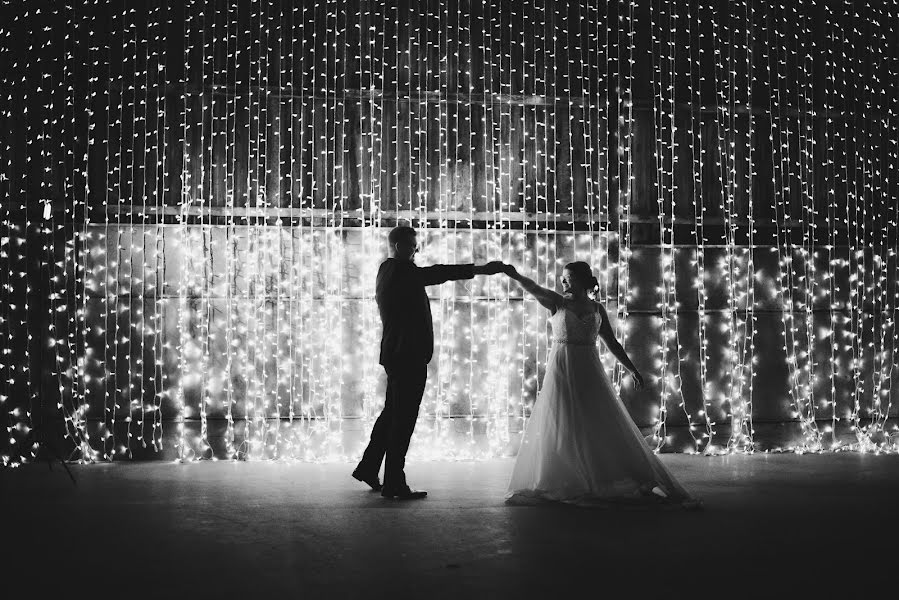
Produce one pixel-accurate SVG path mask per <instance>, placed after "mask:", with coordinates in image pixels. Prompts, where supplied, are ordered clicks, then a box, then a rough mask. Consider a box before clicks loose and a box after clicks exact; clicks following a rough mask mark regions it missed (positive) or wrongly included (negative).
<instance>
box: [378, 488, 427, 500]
mask: <svg viewBox="0 0 899 600" xmlns="http://www.w3.org/2000/svg"><path fill="white" fill-rule="evenodd" d="M381 495H382V496H383V497H385V498H394V499H396V500H421V499H422V498H424V497H425V496H427V495H428V493H427V492H425V491H422V490H412V489H409V488H408V487H406V488H401V489H398V490H391V489H387V488H384V489H382V490H381Z"/></svg>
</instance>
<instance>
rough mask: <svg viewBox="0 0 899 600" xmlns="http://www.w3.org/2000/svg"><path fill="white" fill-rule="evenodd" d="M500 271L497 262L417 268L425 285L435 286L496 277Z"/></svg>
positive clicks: (500, 266)
mask: <svg viewBox="0 0 899 600" xmlns="http://www.w3.org/2000/svg"><path fill="white" fill-rule="evenodd" d="M502 270H503V263H501V262H500V261H498V260H495V261H492V262H489V263H487V264H486V265H475V264H464V265H431V266H430V267H420V268H419V272H420V273H421V277H422V280H423V282H424V284H425V285H437V284H440V283H444V282H446V281H456V280H458V279H471V278H472V277H474V276H475V275H496V274H497V273H501V272H502Z"/></svg>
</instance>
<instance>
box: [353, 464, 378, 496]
mask: <svg viewBox="0 0 899 600" xmlns="http://www.w3.org/2000/svg"><path fill="white" fill-rule="evenodd" d="M353 479H357V480H359V481H361V482H362V483H367V484H368V485H369V487H371V489H373V490H374V491H376V492H377V491H379V490H380V489H381V482H380V481H379V480H378V476H377V475H363V474H362V473H360V472H359V470H358V469H357V470H355V471H353Z"/></svg>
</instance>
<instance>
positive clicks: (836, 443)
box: [0, 0, 899, 465]
mask: <svg viewBox="0 0 899 600" xmlns="http://www.w3.org/2000/svg"><path fill="white" fill-rule="evenodd" d="M0 8H2V13H3V14H2V16H0V69H2V93H0V121H2V123H0V194H2V195H0V199H2V210H0V237H2V246H0V250H2V254H0V284H2V290H3V301H2V303H0V348H2V356H0V406H2V411H0V422H3V424H4V425H5V427H6V429H5V435H3V436H2V438H0V455H2V459H3V463H4V464H11V465H16V464H20V463H21V462H22V461H29V460H33V459H34V457H35V454H36V452H37V451H38V448H39V446H37V445H35V442H38V441H45V442H47V443H48V444H49V445H50V447H53V448H56V449H57V450H58V451H59V452H61V453H62V454H63V456H64V457H66V458H70V459H72V460H86V461H93V460H114V459H119V458H126V457H152V456H157V457H166V458H181V459H191V458H213V457H215V458H223V457H230V458H248V457H251V458H257V457H266V458H276V457H285V458H299V459H303V460H329V459H331V460H341V459H343V460H346V459H350V458H352V456H353V455H354V454H356V453H357V452H358V444H357V445H355V446H353V445H351V444H350V443H349V442H348V441H347V440H348V439H350V437H352V436H350V437H348V433H350V432H355V436H356V437H355V438H352V439H354V440H356V442H358V441H359V440H360V439H364V436H365V435H366V434H367V431H368V430H369V428H370V426H371V424H372V419H373V417H374V416H375V415H376V414H377V413H378V411H379V409H380V406H381V404H382V397H383V386H384V377H383V373H382V370H381V369H380V367H379V366H378V364H377V348H378V340H379V335H380V323H379V321H378V318H377V311H376V306H375V303H374V299H373V293H374V276H375V273H376V269H377V266H378V264H379V262H380V261H381V260H382V259H383V258H384V257H385V256H386V252H387V245H386V243H385V237H386V233H387V231H388V230H389V228H391V227H392V226H394V225H395V224H397V223H411V224H412V225H414V226H415V227H416V228H418V229H419V230H420V231H421V237H422V238H423V241H424V249H423V252H422V254H421V257H420V259H419V261H420V263H429V262H432V261H441V262H472V261H476V262H482V261H487V260H490V259H501V260H505V261H508V262H511V263H513V264H515V265H517V266H518V267H519V268H520V269H521V270H522V271H524V272H525V273H526V274H528V275H530V276H532V277H533V278H535V279H536V280H538V281H539V282H541V283H543V284H545V285H548V286H555V285H556V284H557V282H558V276H559V275H560V273H561V267H562V265H563V264H564V263H565V262H567V261H570V260H575V259H579V260H587V261H589V262H591V263H592V265H593V267H594V269H596V272H597V274H598V276H599V278H600V281H601V283H602V291H601V294H600V295H601V300H602V302H604V303H605V304H606V306H607V307H608V309H609V312H610V313H611V314H612V315H613V318H614V320H615V323H614V325H615V331H616V332H617V334H618V336H619V337H620V339H622V340H623V343H624V346H625V348H626V349H627V350H628V352H629V353H631V354H632V355H633V356H634V358H635V362H636V363H637V365H638V366H639V367H640V368H641V369H642V370H643V371H644V372H645V373H646V374H647V376H648V383H649V385H648V387H647V389H646V390H644V391H641V392H635V391H634V390H633V388H632V387H631V386H630V383H629V380H628V379H626V378H624V379H623V378H622V372H621V370H620V369H616V368H615V367H614V366H613V361H612V360H610V358H611V357H610V356H605V357H604V360H605V361H606V364H607V365H608V367H609V369H610V372H611V373H612V374H613V377H614V380H615V382H616V386H620V389H621V393H622V396H623V399H624V401H625V403H626V404H627V406H628V408H629V409H630V411H631V413H632V415H633V417H634V419H635V420H636V421H637V423H638V424H639V425H641V426H643V427H646V428H648V430H647V433H648V435H649V436H650V437H649V440H650V442H651V443H652V444H653V445H654V446H655V447H656V448H658V449H659V450H665V451H687V452H700V453H717V452H735V451H736V452H741V451H752V450H753V449H756V450H758V449H767V448H769V447H771V448H774V447H775V445H772V444H771V443H767V444H766V441H765V440H764V439H763V436H760V435H759V434H757V433H756V431H755V429H754V427H755V426H756V425H757V424H760V423H762V422H765V423H771V422H775V423H782V424H783V425H784V426H785V427H793V428H795V429H796V431H798V436H796V437H795V440H794V442H791V443H790V444H788V445H783V446H782V447H783V449H793V450H798V451H817V450H830V449H856V450H862V451H895V450H896V449H897V444H899V438H897V433H896V431H897V428H896V421H895V419H896V415H897V411H896V406H895V404H894V403H895V401H896V393H895V392H893V387H892V386H893V381H894V378H895V374H894V366H895V364H896V355H895V343H896V341H895V333H896V331H895V316H896V309H897V302H899V288H897V283H896V282H897V260H896V248H897V243H896V239H897V237H896V232H897V221H899V218H897V217H899V202H897V176H899V174H897V161H899V146H897V143H899V142H897V140H899V115H897V111H899V105H897V102H899V100H897V99H899V89H897V85H899V73H897V71H899V64H897V57H899V52H897V38H899V35H897V29H899V7H897V3H896V2H894V1H892V2H873V1H872V2H865V3H861V2H850V1H846V2H841V1H828V2H825V1H823V0H805V1H802V0H798V1H796V2H786V3H781V2H765V1H752V0H747V1H743V2H740V1H735V2H727V1H721V2H713V1H706V0H700V1H698V2H697V1H690V2H680V1H674V0H636V1H634V2H626V1H619V2H605V1H600V0H589V1H587V0H585V1H583V2H580V3H573V2H571V3H569V2H557V1H554V0H521V1H511V0H509V1H502V2H498V1H495V2H492V3H491V2H487V1H483V0H440V1H438V0H421V1H415V2H411V1H403V2H400V3H399V4H395V3H392V2H372V1H362V0H360V1H357V2H350V1H345V0H332V1H326V0H320V1H317V2H312V1H309V2H303V1H300V0H297V1H296V2H290V1H288V0H282V1H274V2H262V1H252V2H251V1H247V2H244V1H233V0H231V1H219V0H186V1H185V2H183V3H182V2H173V1H171V0H152V1H148V2H146V3H130V2H129V3H119V2H107V1H101V0H96V1H94V2H79V1H75V2H68V3H65V2H51V1H33V0H29V1H28V2H25V1H18V0H4V1H3V2H2V4H0ZM431 296H432V308H433V312H434V316H435V334H436V339H437V350H436V353H435V357H434V361H433V362H432V364H431V367H430V375H429V386H428V389H427V394H426V397H425V399H424V402H423V405H422V414H421V420H420V422H419V425H418V429H417V433H416V437H415V442H414V444H413V449H412V454H413V455H414V456H417V457H484V456H496V455H503V454H510V453H514V450H515V442H516V440H517V437H516V436H517V434H518V433H519V432H520V431H521V428H522V426H523V425H524V423H525V421H526V419H527V417H528V415H529V412H530V407H531V406H532V405H533V402H534V400H535V397H536V395H537V392H538V390H539V388H540V384H541V378H542V374H543V372H542V365H543V364H544V362H545V359H546V357H547V353H548V351H549V344H548V336H547V330H546V317H547V313H546V312H545V311H543V310H542V309H541V308H540V307H539V306H538V305H537V304H536V303H535V302H534V301H532V300H531V299H529V298H525V297H523V296H522V293H521V291H520V290H519V289H518V287H517V286H516V285H515V284H514V283H510V281H509V280H508V279H507V278H504V277H500V276H497V277H492V278H486V277H481V278H477V279H475V280H473V281H470V282H458V283H447V284H444V285H442V286H439V287H436V288H432V290H431ZM675 431H677V432H679V433H678V434H677V435H675V434H674V432H675Z"/></svg>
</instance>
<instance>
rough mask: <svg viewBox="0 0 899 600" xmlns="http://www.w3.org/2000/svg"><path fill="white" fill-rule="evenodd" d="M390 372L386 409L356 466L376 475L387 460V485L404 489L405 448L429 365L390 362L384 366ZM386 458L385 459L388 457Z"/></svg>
mask: <svg viewBox="0 0 899 600" xmlns="http://www.w3.org/2000/svg"><path fill="white" fill-rule="evenodd" d="M384 370H385V371H386V372H387V397H386V399H385V401H384V409H383V410H382V411H381V414H380V415H378V419H377V420H376V421H375V426H374V427H373V428H372V431H371V439H370V441H369V443H368V447H366V448H365V452H364V453H363V454H362V460H361V461H359V465H358V467H357V470H358V471H359V472H361V473H366V474H371V475H377V474H378V472H379V471H380V470H381V462H382V461H384V487H385V488H387V489H402V488H404V487H405V486H406V474H405V472H404V471H403V469H404V467H405V466H406V452H407V451H408V450H409V442H410V440H411V439H412V432H413V431H414V430H415V422H416V421H417V420H418V409H419V406H420V405H421V398H422V396H423V395H424V391H425V381H426V380H427V377H428V366H427V365H422V364H414V365H391V366H386V365H385V366H384ZM385 458H386V460H385Z"/></svg>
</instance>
